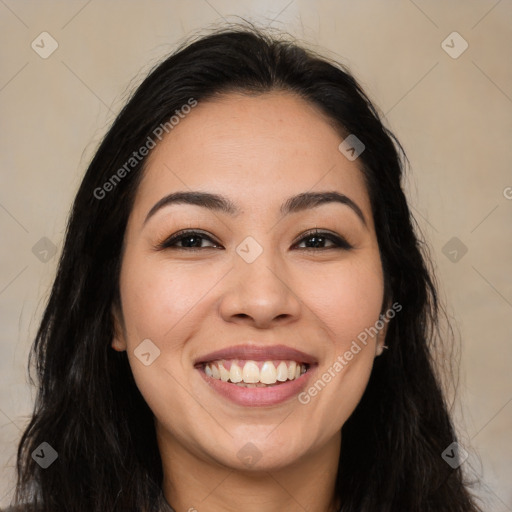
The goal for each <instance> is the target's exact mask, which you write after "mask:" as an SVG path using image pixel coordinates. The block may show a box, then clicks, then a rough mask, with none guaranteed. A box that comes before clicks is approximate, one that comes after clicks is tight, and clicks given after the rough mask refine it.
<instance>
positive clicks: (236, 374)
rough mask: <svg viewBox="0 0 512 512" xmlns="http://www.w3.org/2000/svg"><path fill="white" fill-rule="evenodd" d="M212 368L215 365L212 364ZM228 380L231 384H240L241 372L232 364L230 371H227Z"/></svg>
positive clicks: (238, 367)
mask: <svg viewBox="0 0 512 512" xmlns="http://www.w3.org/2000/svg"><path fill="white" fill-rule="evenodd" d="M206 366H208V365H206ZM212 366H215V365H214V364H213V365H212ZM229 380H230V381H231V382H242V370H241V369H240V366H238V365H237V364H236V363H233V364H232V365H231V369H230V370H229Z"/></svg>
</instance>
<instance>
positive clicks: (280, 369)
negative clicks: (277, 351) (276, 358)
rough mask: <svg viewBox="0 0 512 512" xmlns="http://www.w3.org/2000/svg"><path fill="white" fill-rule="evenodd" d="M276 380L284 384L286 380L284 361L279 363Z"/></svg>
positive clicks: (286, 372)
mask: <svg viewBox="0 0 512 512" xmlns="http://www.w3.org/2000/svg"><path fill="white" fill-rule="evenodd" d="M276 378H277V380H278V381H279V382H284V381H285V380H288V366H286V363H285V362H284V361H281V362H280V363H279V366H278V367H277V377H276Z"/></svg>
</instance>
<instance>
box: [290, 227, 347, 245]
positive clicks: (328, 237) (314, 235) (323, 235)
mask: <svg viewBox="0 0 512 512" xmlns="http://www.w3.org/2000/svg"><path fill="white" fill-rule="evenodd" d="M304 241H307V242H308V243H309V245H308V246H306V247H301V249H306V250H315V249H321V250H326V249H345V250H348V249H352V246H351V245H350V244H349V243H348V242H347V241H346V240H345V239H344V238H342V237H340V236H338V235H334V234H333V233H329V232H326V231H318V230H313V231H310V232H309V233H306V235H305V236H303V237H302V238H301V239H300V241H299V243H302V242H304ZM326 241H329V242H331V243H332V244H334V245H331V246H330V247H322V245H324V244H325V242H326Z"/></svg>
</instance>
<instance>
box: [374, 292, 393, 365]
mask: <svg viewBox="0 0 512 512" xmlns="http://www.w3.org/2000/svg"><path fill="white" fill-rule="evenodd" d="M392 303H393V301H392V300H389V301H387V304H385V305H384V307H383V309H382V311H381V318H383V320H382V321H383V322H384V327H383V328H382V329H381V330H380V331H379V333H378V334H377V343H376V344H375V357H378V356H380V355H382V353H383V352H384V350H386V349H387V348H388V347H387V345H386V334H387V332H388V323H389V320H388V319H387V315H386V312H387V311H388V310H389V309H390V308H391V304H392Z"/></svg>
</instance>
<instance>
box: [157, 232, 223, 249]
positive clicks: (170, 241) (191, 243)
mask: <svg viewBox="0 0 512 512" xmlns="http://www.w3.org/2000/svg"><path fill="white" fill-rule="evenodd" d="M205 240H207V241H210V242H212V243H213V244H216V242H214V241H213V240H212V239H211V238H210V237H209V236H207V235H205V234H204V233H202V232H201V231H195V230H185V231H179V232H178V233H175V234H174V235H172V236H171V237H169V238H167V239H165V240H164V241H163V242H161V243H160V244H158V245H157V248H158V249H180V250H192V251H194V250H198V249H211V248H213V247H219V246H218V245H213V246H207V247H203V246H202V242H203V241H205ZM178 244H181V245H178Z"/></svg>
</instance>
